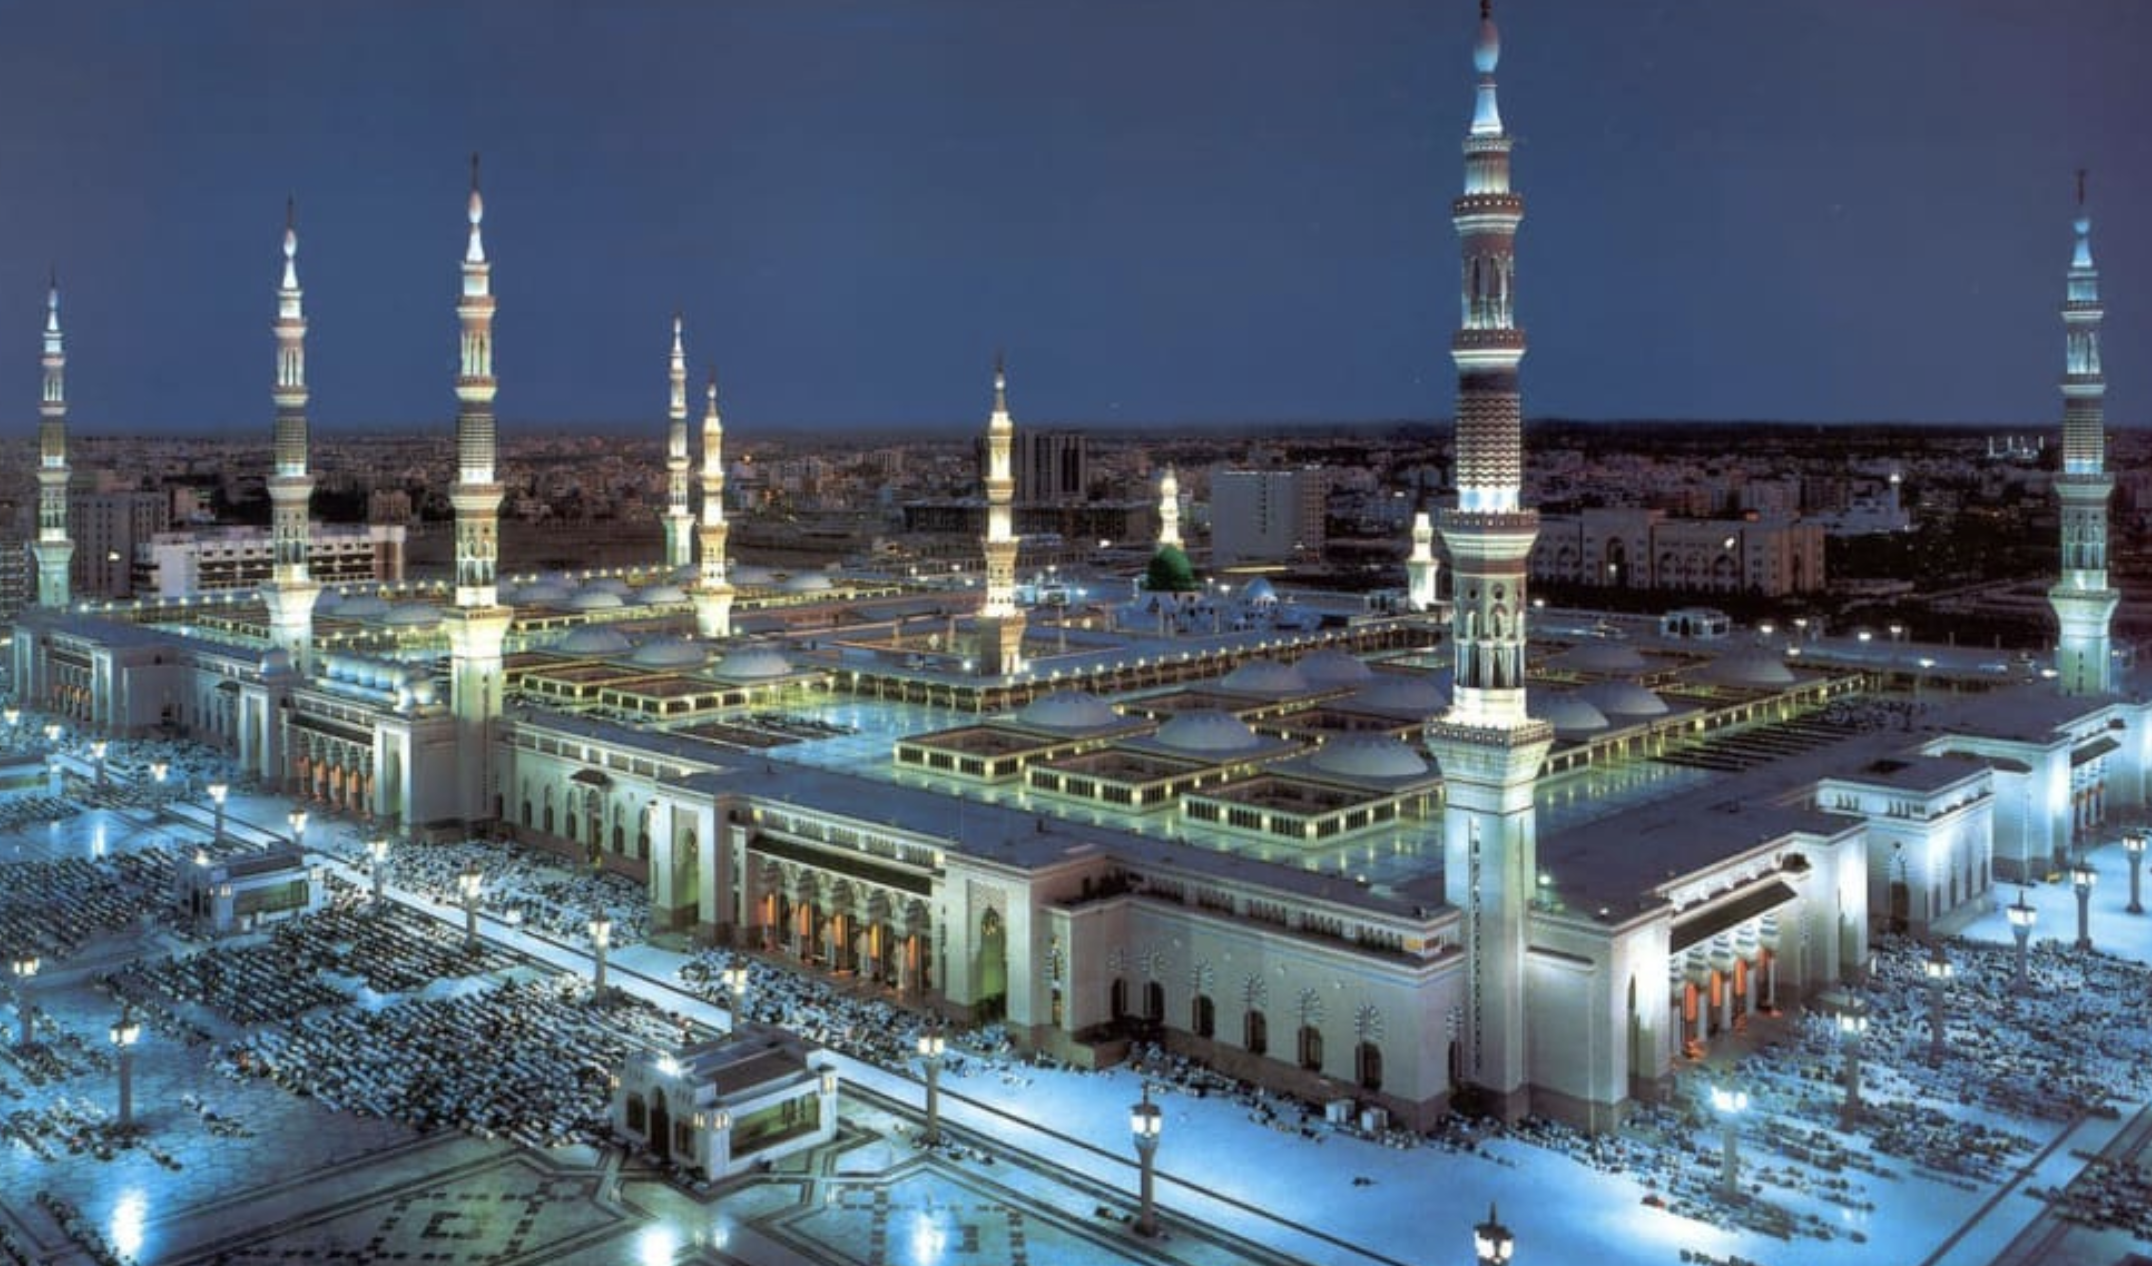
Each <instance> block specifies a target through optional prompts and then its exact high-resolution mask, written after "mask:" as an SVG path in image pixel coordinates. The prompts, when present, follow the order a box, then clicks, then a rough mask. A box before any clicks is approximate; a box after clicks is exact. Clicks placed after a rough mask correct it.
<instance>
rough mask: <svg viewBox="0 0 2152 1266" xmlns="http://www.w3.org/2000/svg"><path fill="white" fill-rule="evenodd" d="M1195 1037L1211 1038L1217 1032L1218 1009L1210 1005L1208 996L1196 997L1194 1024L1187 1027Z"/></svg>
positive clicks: (1202, 994) (1200, 995) (1204, 994)
mask: <svg viewBox="0 0 2152 1266" xmlns="http://www.w3.org/2000/svg"><path fill="white" fill-rule="evenodd" d="M1189 1027H1190V1028H1191V1029H1193V1030H1194V1031H1195V1035H1196V1036H1197V1037H1211V1036H1213V1035H1215V1034H1216V1033H1217V1031H1218V1008H1217V1007H1216V1006H1214V1005H1212V1003H1211V999H1210V995H1209V994H1207V993H1199V994H1197V995H1196V1005H1195V1016H1194V1023H1193V1024H1191V1025H1190V1026H1189Z"/></svg>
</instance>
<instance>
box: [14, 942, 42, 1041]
mask: <svg viewBox="0 0 2152 1266" xmlns="http://www.w3.org/2000/svg"><path fill="white" fill-rule="evenodd" d="M42 965H43V964H42V963H41V962H40V961H39V959H38V957H37V955H35V954H17V955H16V956H15V957H13V958H11V959H9V960H8V965H7V970H8V975H10V976H12V977H14V978H15V1014H16V1015H17V1016H18V1017H20V1018H21V1020H22V1041H20V1042H18V1043H17V1045H19V1046H23V1047H28V1046H29V1045H30V1042H31V1040H32V1037H33V1035H32V1033H31V1032H30V977H32V976H35V975H37V969H38V968H39V967H40V966H42Z"/></svg>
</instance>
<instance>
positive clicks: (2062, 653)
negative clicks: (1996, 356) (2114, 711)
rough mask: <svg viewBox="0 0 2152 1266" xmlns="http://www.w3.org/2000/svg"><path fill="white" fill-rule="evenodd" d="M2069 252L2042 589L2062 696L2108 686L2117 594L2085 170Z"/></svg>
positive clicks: (2079, 184) (2104, 381) (2096, 278)
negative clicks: (2048, 550) (2053, 573)
mask: <svg viewBox="0 0 2152 1266" xmlns="http://www.w3.org/2000/svg"><path fill="white" fill-rule="evenodd" d="M2076 228H2077V249H2076V251H2075V252H2074V253H2073V254H2072V255H2071V256H2070V272H2069V282H2068V288H2067V289H2066V290H2065V292H2064V297H2063V302H2062V328H2063V330H2064V334H2065V342H2064V352H2063V371H2062V473H2061V474H2060V475H2058V476H2057V477H2056V479H2055V493H2056V496H2057V497H2058V498H2059V499H2060V500H2061V502H2062V577H2061V579H2060V580H2058V581H2057V582H2056V584H2055V587H2054V588H2052V589H2050V590H2048V591H2047V600H2048V602H2049V603H2050V604H2051V605H2053V606H2054V608H2055V619H2056V622H2057V623H2058V624H2059V625H2060V626H2061V628H2060V636H2059V637H2058V638H2057V639H2056V641H2055V677H2056V681H2057V683H2058V684H2059V685H2060V686H2061V687H2062V692H2063V693H2064V694H2066V695H2100V694H2106V693H2107V692H2108V691H2109V690H2110V689H2111V688H2112V687H2113V673H2112V671H2111V669H2110V663H2111V660H2110V658H2109V655H2108V648H2109V635H2108V627H2109V622H2110V621H2111V620H2112V619H2113V618H2114V614H2115V607H2116V606H2117V605H2118V604H2119V603H2120V602H2121V601H2122V595H2121V594H2119V593H2117V592H2115V591H2114V590H2113V589H2110V588H2108V586H2107V498H2108V495H2109V494H2110V493H2112V492H2113V491H2114V487H2115V481H2114V478H2113V477H2112V476H2111V475H2109V474H2108V473H2107V426H2106V410H2105V407H2104V404H2103V400H2102V397H2104V396H2105V395H2106V394H2107V379H2106V376H2105V375H2104V374H2103V373H2102V372H2101V370H2100V317H2101V315H2102V311H2101V308H2100V273H2099V270H2098V269H2096V268H2094V267H2093V266H2092V217H2091V216H2090V215H2088V214H2086V212H2085V173H2083V172H2079V173H2077V223H2076Z"/></svg>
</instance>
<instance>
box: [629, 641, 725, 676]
mask: <svg viewBox="0 0 2152 1266" xmlns="http://www.w3.org/2000/svg"><path fill="white" fill-rule="evenodd" d="M707 658H709V657H708V656H707V655H706V654H704V652H703V649H702V647H700V646H697V645H696V644H695V643H693V642H682V641H678V640H676V639H674V638H669V637H661V638H653V639H651V640H650V641H648V642H645V643H643V644H642V645H641V646H638V647H636V648H635V652H634V653H633V654H631V655H629V656H628V662H629V663H631V664H634V665H636V666H638V667H641V668H700V667H702V665H703V661H704V660H705V659H707Z"/></svg>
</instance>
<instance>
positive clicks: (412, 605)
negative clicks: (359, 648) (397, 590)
mask: <svg viewBox="0 0 2152 1266" xmlns="http://www.w3.org/2000/svg"><path fill="white" fill-rule="evenodd" d="M381 622H382V623H383V624H393V625H395V626H396V627H397V628H400V629H430V628H432V627H433V626H434V625H436V624H439V623H440V622H441V612H440V610H439V609H438V608H435V607H430V606H427V605H426V604H425V603H423V602H407V603H405V604H403V605H402V606H400V607H397V608H395V609H394V610H392V611H390V612H389V613H388V614H387V615H385V616H383V617H382V618H381Z"/></svg>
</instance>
